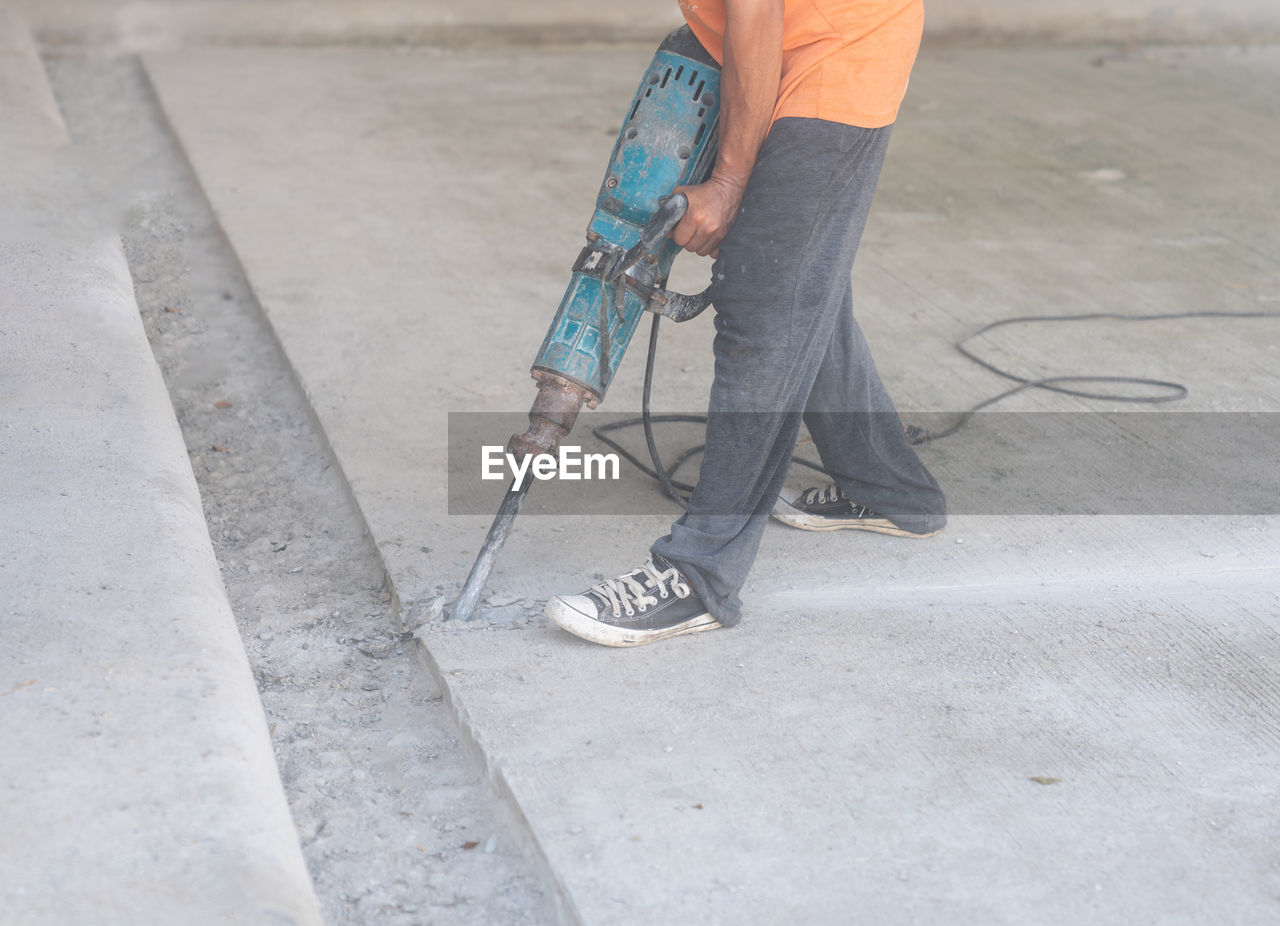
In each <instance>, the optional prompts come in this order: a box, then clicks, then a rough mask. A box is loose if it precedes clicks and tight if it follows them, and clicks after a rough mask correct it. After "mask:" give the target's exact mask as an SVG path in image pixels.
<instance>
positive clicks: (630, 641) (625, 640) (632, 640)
mask: <svg viewBox="0 0 1280 926" xmlns="http://www.w3.org/2000/svg"><path fill="white" fill-rule="evenodd" d="M570 597H573V598H579V597H582V596H579V595H573V596H570ZM587 600H588V601H589V599H587ZM588 607H591V606H590V605H588ZM593 610H594V608H593ZM542 613H544V614H545V615H546V616H547V619H548V620H550V621H551V622H552V623H553V624H555V625H556V626H558V627H560V628H562V629H564V630H567V631H569V633H571V634H573V635H574V636H575V637H580V638H581V639H583V640H589V641H590V642H592V643H599V644H601V645H602V646H643V645H644V644H646V643H656V642H657V641H658V640H665V639H667V638H668V637H678V636H680V635H681V634H685V633H702V632H703V631H704V630H715V629H716V628H717V627H720V626H721V624H720V622H719V621H718V620H716V619H715V618H714V617H712V616H711V615H710V614H709V613H703V614H697V615H694V616H693V617H691V618H689V619H688V620H686V621H681V622H680V623H679V624H676V625H674V626H672V627H663V628H662V629H661V630H628V629H626V628H624V627H615V626H614V625H612V624H606V623H605V622H603V621H600V620H597V619H596V618H595V617H594V616H593V615H592V614H588V613H586V612H585V611H580V610H578V609H577V608H575V607H574V606H573V605H572V604H570V603H569V602H568V601H566V600H565V599H564V598H561V597H556V598H552V599H551V600H550V601H548V602H547V605H546V607H545V608H543V612H542Z"/></svg>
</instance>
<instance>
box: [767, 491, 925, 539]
mask: <svg viewBox="0 0 1280 926" xmlns="http://www.w3.org/2000/svg"><path fill="white" fill-rule="evenodd" d="M772 514H773V516H774V517H775V518H776V519H777V520H779V521H781V522H782V523H783V524H789V525H791V526H792V527H798V528H800V529H801V530H806V531H845V530H855V531H873V532H875V533H877V534H892V535H893V536H895V537H932V536H933V535H934V534H936V533H937V531H929V532H927V533H924V534H917V533H913V532H912V531H909V530H904V529H903V528H901V527H898V525H896V524H894V523H893V522H892V521H890V520H889V519H888V518H886V517H884V516H883V515H881V514H877V513H876V512H874V511H872V510H871V509H870V508H868V507H867V506H866V505H859V504H858V503H857V502H854V501H852V500H851V499H850V498H849V497H848V496H847V495H845V494H844V491H843V490H842V489H841V488H840V486H838V485H836V484H835V483H832V484H831V485H828V486H821V487H817V488H809V489H804V490H803V491H800V492H795V491H794V490H790V489H783V490H782V493H781V494H780V495H779V496H778V500H777V501H776V502H775V503H774V505H773V511H772Z"/></svg>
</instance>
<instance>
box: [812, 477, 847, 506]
mask: <svg viewBox="0 0 1280 926" xmlns="http://www.w3.org/2000/svg"><path fill="white" fill-rule="evenodd" d="M800 500H801V501H802V502H803V503H804V504H806V505H834V504H835V503H836V502H847V501H848V500H849V499H848V498H846V497H845V494H844V492H843V491H841V489H840V486H839V485H837V484H836V483H834V482H833V483H831V485H829V486H826V487H824V488H821V489H805V490H804V494H803V495H802V496H801V497H800Z"/></svg>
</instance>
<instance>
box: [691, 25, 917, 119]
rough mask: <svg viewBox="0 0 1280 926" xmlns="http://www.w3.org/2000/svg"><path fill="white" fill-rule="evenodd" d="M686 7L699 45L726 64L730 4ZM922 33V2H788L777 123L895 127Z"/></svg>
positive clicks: (775, 110)
mask: <svg viewBox="0 0 1280 926" xmlns="http://www.w3.org/2000/svg"><path fill="white" fill-rule="evenodd" d="M679 3H680V10H681V12H682V13H684V18H685V21H686V22H687V23H688V24H689V28H690V29H692V30H693V34H694V35H696V36H697V37H698V41H700V42H701V43H702V45H703V47H704V48H706V50H707V51H708V52H710V54H711V56H712V57H713V58H715V59H716V60H717V61H719V62H721V63H723V62H724V27H725V19H726V17H725V0H679ZM923 27H924V3H923V0H786V12H785V13H784V14H783V34H782V85H781V87H780V88H779V91H778V105H777V106H776V107H774V111H773V118H774V119H780V118H782V117H783V116H800V117H803V118H810V119H826V120H828V121H830V122H842V123H844V124H846V125H857V126H862V127H864V128H868V129H874V128H878V127H880V126H882V125H888V124H889V123H891V122H893V120H894V119H895V118H897V115H898V107H899V106H900V105H901V103H902V97H903V95H904V94H905V93H906V92H907V77H908V76H909V75H910V74H911V65H912V64H914V63H915V60H916V52H917V51H918V50H919V48H920V33H921V30H922V29H923Z"/></svg>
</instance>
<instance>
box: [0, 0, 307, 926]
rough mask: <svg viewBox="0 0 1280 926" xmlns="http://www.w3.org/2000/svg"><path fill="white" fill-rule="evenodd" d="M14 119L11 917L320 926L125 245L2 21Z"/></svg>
mask: <svg viewBox="0 0 1280 926" xmlns="http://www.w3.org/2000/svg"><path fill="white" fill-rule="evenodd" d="M3 12H4V11H0V13H3ZM0 110H2V111H3V113H4V118H3V119H0V125H3V132H2V135H3V140H4V143H5V159H6V170H5V172H4V174H3V176H0V202H2V203H3V204H4V205H3V207H2V209H0V268H3V276H4V280H5V286H4V290H3V293H0V508H2V510H3V512H4V521H5V535H4V539H3V541H0V602H2V604H0V623H2V627H3V629H2V638H3V644H2V645H0V699H2V700H3V703H2V706H0V743H3V744H4V746H3V749H0V779H2V780H3V782H4V786H3V787H4V797H3V800H0V832H3V834H4V835H3V838H2V839H0V872H3V874H2V875H0V921H3V922H5V923H14V924H19V923H22V924H26V923H48V924H54V923H70V922H76V923H90V922H92V923H130V924H136V923H166V924H168V923H175V922H186V923H207V922H230V921H237V920H238V921H253V922H279V923H315V922H318V921H319V914H318V910H317V906H316V901H315V897H314V894H313V892H312V889H311V883H310V880H309V878H308V876H307V872H306V869H305V868H304V867H303V863H302V856H301V853H300V851H299V848H298V842H297V837H296V835H295V833H294V830H293V825H292V821H291V820H290V818H289V813H288V809H287V807H286V805H285V801H284V794H283V791H282V789H281V785H280V778H279V774H278V772H277V769H276V765H275V762H274V759H273V757H272V753H271V747H270V744H269V742H268V738H267V729H266V725H265V723H264V719H263V714H262V706H261V703H260V702H259V700H258V697H257V692H256V689H255V686H254V682H253V678H252V676H251V675H250V673H249V670H248V665H247V662H246V660H245V656H244V650H243V648H242V646H241V644H240V640H239V637H238V635H237V634H236V629H235V625H234V623H233V620H232V615H231V611H230V608H229V606H228V604H227V599H226V595H225V592H224V591H223V587H222V583H221V579H220V577H219V575H218V569H217V565H216V563H215V562H214V559H213V555H212V550H211V548H210V545H209V537H208V533H207V530H206V527H205V522H204V517H203V514H202V512H201V510H200V503H199V496H198V494H197V491H196V486H195V482H194V479H193V478H192V473H191V467H190V463H189V461H188V459H187V454H186V449H185V447H184V445H183V443H182V438H181V435H180V434H179V433H178V428H177V423H176V421H175V420H174V416H173V410H172V408H171V407H170V405H169V400H168V395H167V393H166V391H165V388H164V384H163V383H162V382H161V379H160V376H159V372H158V370H157V369H156V365H155V361H154V359H153V358H152V355H151V352H150V350H149V348H148V345H147V339H146V336H145V334H144V332H143V329H142V325H141V322H140V320H139V318H138V312H137V306H136V304H135V302H134V299H133V292H132V287H131V282H130V277H129V271H128V268H127V266H126V264H125V260H124V255H123V253H122V252H121V248H120V242H119V238H118V236H117V233H116V232H115V230H114V228H113V227H112V226H111V225H110V224H104V223H102V222H100V219H101V218H102V215H101V211H100V209H99V208H98V205H97V204H96V203H94V202H91V201H90V200H89V199H88V198H87V196H86V193H87V188H79V187H77V185H76V184H77V178H78V177H79V176H80V174H79V172H78V169H77V164H76V152H75V150H74V149H72V148H70V147H69V146H67V145H66V144H65V142H66V134H65V129H64V127H63V125H62V123H61V120H60V118H59V116H58V112H57V108H56V106H55V105H54V104H53V98H52V95H51V94H50V92H49V88H48V86H47V83H46V82H45V80H44V74H43V70H42V68H41V66H40V61H39V59H38V58H37V57H36V55H35V50H34V46H33V45H32V43H31V40H30V37H29V35H24V32H23V26H22V24H21V23H20V22H19V21H18V20H17V19H16V18H15V17H12V16H9V15H7V14H4V15H2V16H0Z"/></svg>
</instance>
